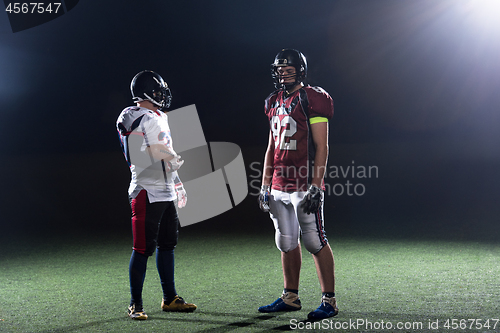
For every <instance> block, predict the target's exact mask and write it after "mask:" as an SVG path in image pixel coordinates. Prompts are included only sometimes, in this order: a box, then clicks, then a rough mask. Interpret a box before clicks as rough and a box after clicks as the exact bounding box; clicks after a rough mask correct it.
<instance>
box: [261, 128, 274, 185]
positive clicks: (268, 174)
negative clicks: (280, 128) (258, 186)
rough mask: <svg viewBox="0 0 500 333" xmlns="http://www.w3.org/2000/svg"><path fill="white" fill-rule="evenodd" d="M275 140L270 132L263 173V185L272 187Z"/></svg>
mask: <svg viewBox="0 0 500 333" xmlns="http://www.w3.org/2000/svg"><path fill="white" fill-rule="evenodd" d="M273 165H274V138H273V133H272V132H271V131H269V142H268V144H267V150H266V155H265V157H264V170H263V172H262V185H271V182H272V179H273V171H274V167H273Z"/></svg>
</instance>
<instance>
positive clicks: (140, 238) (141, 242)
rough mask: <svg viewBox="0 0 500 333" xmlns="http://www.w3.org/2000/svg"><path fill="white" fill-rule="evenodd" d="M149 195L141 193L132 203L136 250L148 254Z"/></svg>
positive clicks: (144, 192)
mask: <svg viewBox="0 0 500 333" xmlns="http://www.w3.org/2000/svg"><path fill="white" fill-rule="evenodd" d="M147 195H148V193H147V192H146V191H144V190H142V191H140V192H139V194H138V195H137V197H135V198H134V199H132V200H131V201H130V207H131V208H132V234H133V236H134V245H133V246H134V250H135V251H137V252H139V253H141V254H144V253H146V203H147V200H148V198H147Z"/></svg>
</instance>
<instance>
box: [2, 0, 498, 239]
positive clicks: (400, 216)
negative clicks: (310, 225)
mask: <svg viewBox="0 0 500 333" xmlns="http://www.w3.org/2000/svg"><path fill="white" fill-rule="evenodd" d="M479 11H480V10H479V9H477V8H474V7H471V6H468V5H467V2H466V1H462V2H457V1H439V2H435V1H429V0H427V1H413V2H409V1H405V2H402V1H396V0H394V1H387V0H380V1H370V2H367V1H315V0H314V1H307V2H305V1H295V0H294V1H287V2H279V1H248V2H235V1H210V2H208V1H176V2H174V1H150V0H146V1H128V2H115V3H114V4H110V3H103V2H100V1H83V2H80V3H79V4H78V5H77V6H76V7H75V8H73V9H72V10H71V11H70V12H68V13H66V14H65V15H63V16H61V17H59V18H57V19H55V20H53V21H51V22H48V23H46V24H43V25H40V26H38V27H35V28H32V29H28V30H25V31H21V32H17V33H12V30H11V29H10V27H9V22H8V19H7V15H6V14H0V36H1V37H0V38H1V40H0V72H1V76H0V102H1V103H0V105H1V109H0V116H1V121H0V126H1V131H0V156H1V170H0V171H1V174H2V176H3V180H2V191H1V192H2V197H1V209H2V214H1V215H0V232H1V234H2V236H4V237H9V238H16V237H17V238H20V239H21V238H22V237H31V236H39V235H45V234H53V235H56V234H61V235H65V236H67V237H69V238H71V237H78V236H79V235H83V234H106V233H124V234H127V233H128V232H129V207H128V202H127V195H126V190H127V187H128V181H129V171H128V168H127V165H126V163H125V161H124V159H123V156H122V155H121V152H120V148H119V144H118V140H117V135H116V132H115V128H114V122H115V120H116V117H117V115H118V114H119V112H120V111H121V110H122V109H123V108H124V107H126V106H128V105H130V104H131V98H130V92H129V83H130V80H131V79H132V77H133V76H134V75H135V74H136V73H137V72H139V71H141V70H143V69H151V70H154V71H156V72H158V73H160V74H161V75H162V76H163V77H164V79H165V80H166V81H167V82H168V83H169V85H170V87H171V89H172V93H173V105H172V109H176V108H179V107H183V106H186V105H190V104H196V107H197V110H198V113H199V116H200V120H201V123H202V126H203V129H204V133H205V136H206V139H207V141H229V142H234V143H237V144H238V145H240V147H241V148H242V150H243V157H244V159H245V164H246V166H247V172H248V178H249V182H250V181H252V180H253V179H256V178H258V175H257V172H256V171H255V170H253V168H250V165H252V163H254V162H255V163H261V162H262V159H263V154H264V151H265V146H266V144H267V135H268V130H269V129H268V124H267V121H266V118H265V116H264V114H263V100H264V98H265V97H266V96H267V95H268V94H269V93H270V92H271V91H272V90H273V85H272V82H271V77H270V71H269V68H270V64H271V62H272V61H273V59H274V56H275V54H276V53H277V52H278V51H279V50H280V49H281V48H284V47H292V48H297V49H299V50H301V51H302V52H303V53H304V54H305V55H306V57H307V59H308V61H309V76H308V82H309V83H310V84H312V85H319V86H321V87H323V88H324V89H325V90H327V91H328V92H329V93H330V94H331V95H332V97H333V98H334V100H335V115H334V118H333V119H332V121H331V123H330V137H329V139H330V160H329V165H330V166H338V167H340V166H343V167H347V166H352V165H355V166H365V167H368V166H377V168H378V177H372V178H370V179H343V178H340V179H338V178H337V179H336V178H328V179H327V183H328V184H330V185H334V184H336V183H342V184H345V183H346V181H347V180H350V182H351V183H353V184H357V183H362V184H363V185H364V188H365V193H364V194H363V195H362V196H357V195H352V196H349V195H347V194H345V193H344V194H343V195H340V196H339V195H335V194H330V195H328V196H327V198H326V209H325V214H326V220H327V231H328V233H329V234H330V235H331V236H332V237H334V236H349V237H356V236H374V237H420V238H453V239H482V240H498V239H499V231H500V228H499V226H498V222H499V218H498V216H499V213H500V209H499V204H498V203H499V198H500V196H499V190H498V187H499V183H500V181H499V177H498V174H497V173H498V171H497V170H498V167H499V166H500V163H499V157H500V154H499V153H500V152H499V148H498V142H499V139H500V134H499V131H498V128H499V124H500V113H499V106H500V97H499V94H498V91H500V89H499V83H500V64H499V62H498V59H499V55H500V52H499V51H500V42H499V41H500V38H499V37H500V28H499V26H498V25H495V24H494V23H492V22H490V21H488V20H487V19H486V18H484V17H483V18H481V17H480V16H479V15H478V13H479ZM173 130H175V129H173ZM254 165H255V164H254ZM249 189H250V193H253V194H255V189H253V188H251V187H250V188H249ZM337 189H339V188H338V187H337ZM187 190H188V195H189V189H187ZM337 193H338V192H337ZM221 227H224V228H225V229H232V230H235V231H237V230H243V231H251V230H259V229H260V230H261V229H269V232H270V233H272V225H271V221H270V220H269V218H268V217H267V216H266V214H263V213H260V211H259V210H258V208H257V205H256V198H255V196H252V195H249V197H247V199H246V200H245V201H244V202H243V203H242V204H240V205H239V206H238V207H236V208H235V209H233V210H231V211H229V212H226V213H224V214H222V215H220V216H218V217H216V218H213V219H210V220H208V221H205V222H202V223H198V224H195V225H193V226H190V227H186V228H184V230H183V231H182V232H190V231H191V232H198V231H200V230H203V231H206V230H209V229H210V230H221Z"/></svg>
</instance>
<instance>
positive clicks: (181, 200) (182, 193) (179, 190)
mask: <svg viewBox="0 0 500 333" xmlns="http://www.w3.org/2000/svg"><path fill="white" fill-rule="evenodd" d="M175 193H176V194H177V207H179V208H184V207H185V206H186V203H187V193H186V190H185V189H184V185H183V184H182V182H179V183H177V184H175Z"/></svg>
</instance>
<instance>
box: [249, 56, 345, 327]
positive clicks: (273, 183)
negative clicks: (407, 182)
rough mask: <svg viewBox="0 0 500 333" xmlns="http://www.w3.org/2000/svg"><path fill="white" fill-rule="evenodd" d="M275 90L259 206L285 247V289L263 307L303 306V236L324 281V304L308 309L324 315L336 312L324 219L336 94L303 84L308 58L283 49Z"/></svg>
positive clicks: (268, 106)
mask: <svg viewBox="0 0 500 333" xmlns="http://www.w3.org/2000/svg"><path fill="white" fill-rule="evenodd" d="M271 73H272V77H273V79H274V83H275V86H276V89H277V90H276V91H274V92H273V93H272V94H271V95H269V96H268V97H267V99H266V101H265V113H266V115H267V117H268V118H269V123H270V127H271V130H270V133H269V144H268V147H267V151H266V154H265V158H264V172H263V177H262V188H261V192H260V195H259V205H260V208H261V209H262V210H263V211H265V212H269V214H270V217H271V219H272V221H273V223H274V227H275V229H276V246H277V247H278V249H279V250H280V251H281V262H282V266H283V278H284V291H283V294H282V295H281V297H280V298H278V299H277V300H276V301H274V302H273V303H271V304H269V305H265V306H261V307H260V308H259V311H260V312H266V313H267V312H277V311H294V310H300V309H301V307H302V306H301V303H300V299H299V295H298V290H299V277H300V268H301V263H302V252H301V246H300V240H299V239H300V237H302V242H303V243H304V246H305V248H306V249H307V250H308V251H309V252H310V253H311V254H312V256H313V258H314V263H315V265H316V271H317V273H318V277H319V282H320V285H321V291H322V297H321V304H320V306H319V307H318V308H317V309H316V310H314V311H312V312H310V313H309V315H308V318H309V319H310V320H321V319H324V318H328V317H332V316H335V315H336V314H337V313H338V311H339V310H338V308H337V303H336V300H335V276H334V259H333V253H332V250H331V248H330V245H329V243H328V240H327V238H326V234H325V229H324V221H323V201H324V175H325V169H326V163H327V159H328V120H329V119H330V118H331V117H332V116H333V100H332V98H331V97H330V95H329V94H328V93H327V92H326V91H325V90H323V89H322V88H320V87H311V86H305V85H304V83H303V82H304V80H305V78H306V75H307V62H306V58H305V57H304V55H303V54H302V53H301V52H299V51H297V50H294V49H283V50H281V51H280V52H279V53H278V54H277V55H276V57H275V60H274V63H273V64H272V65H271Z"/></svg>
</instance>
